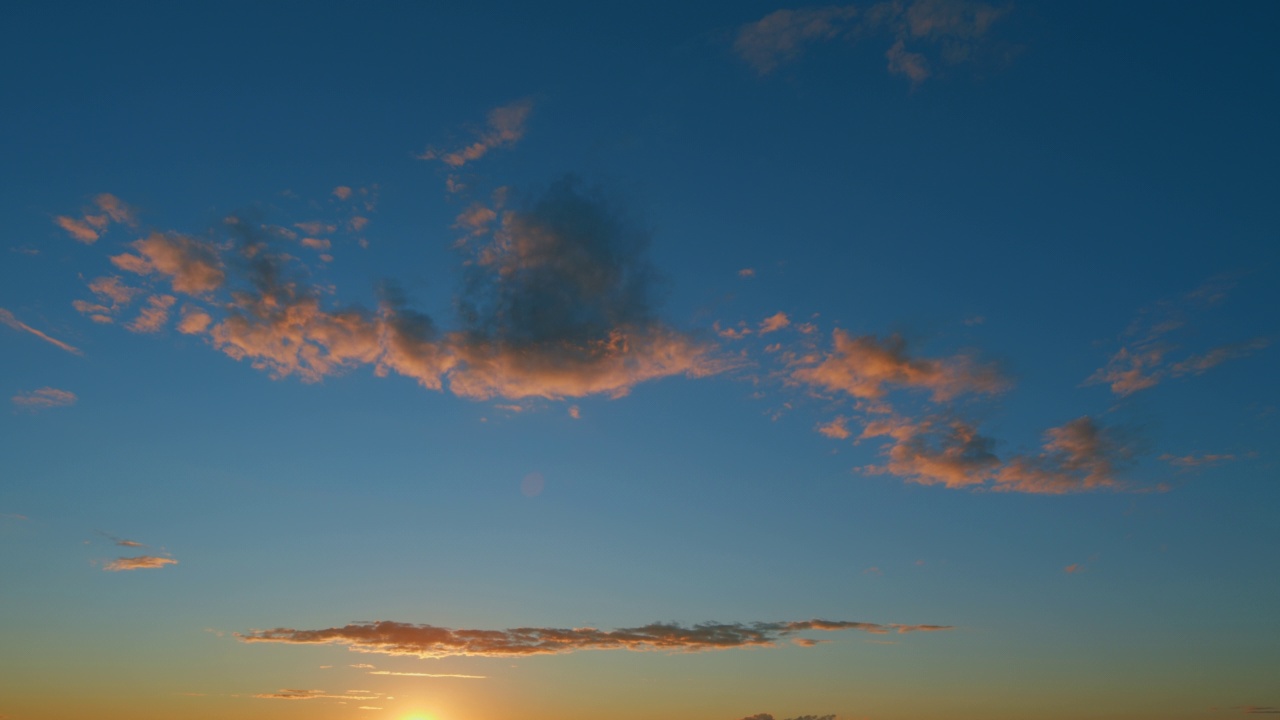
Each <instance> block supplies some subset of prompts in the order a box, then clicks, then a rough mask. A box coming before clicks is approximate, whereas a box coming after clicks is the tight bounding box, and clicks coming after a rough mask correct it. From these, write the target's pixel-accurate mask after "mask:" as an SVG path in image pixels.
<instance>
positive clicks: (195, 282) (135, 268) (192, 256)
mask: <svg viewBox="0 0 1280 720" xmlns="http://www.w3.org/2000/svg"><path fill="white" fill-rule="evenodd" d="M132 247H133V248H134V249H135V250H137V251H138V254H137V255H130V254H129V253H124V254H122V255H116V256H114V257H112V258H111V262H112V263H114V264H115V266H116V267H118V268H120V269H121V270H127V271H128V272H132V273H136V274H139V275H147V274H149V273H151V272H157V273H160V274H161V275H164V276H166V277H168V278H169V280H170V281H171V283H172V285H173V289H174V290H175V291H177V292H180V293H186V294H188V295H200V294H203V293H207V292H211V291H213V290H217V289H218V288H219V287H221V286H222V283H223V281H224V280H225V279H226V273H225V272H224V271H223V268H222V260H221V259H220V258H219V257H218V251H217V248H215V247H214V246H213V245H212V244H210V243H206V242H202V241H200V240H197V239H195V238H192V237H188V236H185V235H179V234H177V233H159V232H155V233H151V235H149V236H148V237H146V238H143V239H142V240H137V241H134V242H133V243H132Z"/></svg>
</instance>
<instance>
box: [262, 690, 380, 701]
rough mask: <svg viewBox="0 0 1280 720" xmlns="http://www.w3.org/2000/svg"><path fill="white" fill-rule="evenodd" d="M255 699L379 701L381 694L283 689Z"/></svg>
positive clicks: (354, 691) (353, 691)
mask: <svg viewBox="0 0 1280 720" xmlns="http://www.w3.org/2000/svg"><path fill="white" fill-rule="evenodd" d="M254 697H255V698H261V699H264V700H380V699H381V698H382V693H370V692H367V691H357V690H349V691H347V692H346V693H345V694H343V693H328V692H325V691H324V690H294V689H290V688H284V689H282V690H280V691H278V692H273V693H258V694H257V695H254Z"/></svg>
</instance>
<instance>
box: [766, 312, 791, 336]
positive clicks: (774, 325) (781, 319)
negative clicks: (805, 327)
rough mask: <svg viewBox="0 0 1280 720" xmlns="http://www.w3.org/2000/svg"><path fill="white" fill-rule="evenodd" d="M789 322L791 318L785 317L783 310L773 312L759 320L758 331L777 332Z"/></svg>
mask: <svg viewBox="0 0 1280 720" xmlns="http://www.w3.org/2000/svg"><path fill="white" fill-rule="evenodd" d="M790 324H791V318H789V317H787V314H786V313H784V312H778V313H774V314H773V315H770V316H769V317H767V318H765V319H764V320H761V321H760V328H759V331H758V332H759V333H760V334H761V335H767V334H769V333H771V332H777V331H779V330H781V329H783V328H785V327H787V326H789V325H790Z"/></svg>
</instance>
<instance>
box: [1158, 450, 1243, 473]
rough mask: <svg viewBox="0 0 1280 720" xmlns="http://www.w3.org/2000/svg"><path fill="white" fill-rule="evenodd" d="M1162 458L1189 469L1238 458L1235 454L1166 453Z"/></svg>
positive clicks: (1171, 463)
mask: <svg viewBox="0 0 1280 720" xmlns="http://www.w3.org/2000/svg"><path fill="white" fill-rule="evenodd" d="M1160 459H1161V460H1163V461H1165V462H1167V463H1169V464H1170V465H1172V466H1174V467H1176V468H1181V469H1184V470H1188V469H1191V468H1198V467H1204V466H1206V465H1217V464H1219V463H1224V462H1230V461H1232V460H1235V459H1236V456H1235V455H1229V454H1228V455H1213V454H1209V455H1181V456H1179V455H1169V454H1167V453H1166V454H1164V455H1161V456H1160Z"/></svg>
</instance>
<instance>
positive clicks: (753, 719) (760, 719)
mask: <svg viewBox="0 0 1280 720" xmlns="http://www.w3.org/2000/svg"><path fill="white" fill-rule="evenodd" d="M742 720H774V717H773V716H772V715H770V714H769V713H760V714H759V715H752V716H750V717H744V718H742ZM784 720H836V716H835V715H800V716H797V717H793V718H785V719H784Z"/></svg>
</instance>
